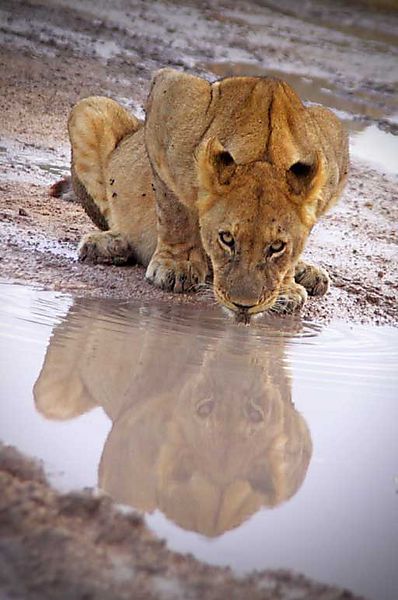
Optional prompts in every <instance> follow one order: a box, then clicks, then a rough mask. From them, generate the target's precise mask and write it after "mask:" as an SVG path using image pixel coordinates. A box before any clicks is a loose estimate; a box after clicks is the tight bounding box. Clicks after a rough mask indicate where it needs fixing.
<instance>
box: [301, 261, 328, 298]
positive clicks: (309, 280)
mask: <svg viewBox="0 0 398 600" xmlns="http://www.w3.org/2000/svg"><path fill="white" fill-rule="evenodd" d="M294 280H295V282H296V283H299V284H300V285H302V286H303V287H305V289H306V290H307V292H308V295H309V296H323V295H324V294H326V292H327V291H328V289H329V284H330V279H329V275H328V273H327V271H325V269H322V267H316V266H315V265H309V264H307V263H305V262H304V261H301V260H300V261H299V262H298V263H297V266H296V271H295V274H294Z"/></svg>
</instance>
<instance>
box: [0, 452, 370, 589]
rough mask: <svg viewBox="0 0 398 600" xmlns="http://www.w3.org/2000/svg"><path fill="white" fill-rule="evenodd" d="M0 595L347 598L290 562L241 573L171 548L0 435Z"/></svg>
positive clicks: (131, 516)
mask: <svg viewBox="0 0 398 600" xmlns="http://www.w3.org/2000/svg"><path fill="white" fill-rule="evenodd" d="M0 597H1V598H2V599H3V598H4V599H8V598H17V599H21V600H26V599H27V598H29V600H36V599H37V600H88V599H95V600H110V599H112V600H188V599H190V600H199V599H200V600H225V599H226V598H228V600H243V599H246V598H250V599H251V600H283V599H288V598H289V599H290V600H293V599H297V600H348V599H353V600H355V599H356V598H357V599H358V600H359V598H358V596H354V595H353V594H351V593H350V592H349V591H347V590H338V589H333V588H330V587H328V586H324V585H321V584H315V583H313V582H311V581H309V580H308V579H306V578H305V577H303V576H301V575H295V574H292V573H288V572H286V571H272V572H262V573H256V574H253V575H251V576H248V577H244V578H240V579H237V578H235V577H233V575H232V574H231V572H230V571H229V569H223V568H219V567H210V566H206V565H203V564H201V563H200V562H198V561H197V560H195V559H194V558H193V557H191V556H182V555H180V554H176V553H174V552H170V551H169V550H167V549H166V548H165V545H164V543H163V542H162V541H160V540H157V539H156V538H155V537H154V536H153V534H151V533H150V532H149V531H148V530H147V529H146V527H145V525H144V523H143V521H142V519H141V518H140V517H139V516H137V515H136V514H134V513H133V512H128V513H126V514H123V513H121V512H120V511H117V510H115V508H114V507H113V506H112V502H111V500H110V499H109V498H107V497H105V496H95V495H93V494H92V493H91V492H82V493H70V494H66V495H59V494H57V493H56V492H55V491H54V490H52V489H51V488H50V487H49V486H48V484H47V483H46V480H45V477H44V474H43V471H42V470H41V468H40V467H39V466H38V465H36V464H35V463H33V462H32V461H30V460H28V459H25V458H24V457H22V456H21V455H20V454H19V453H18V452H16V451H15V450H14V449H12V448H10V447H7V446H2V445H1V444H0Z"/></svg>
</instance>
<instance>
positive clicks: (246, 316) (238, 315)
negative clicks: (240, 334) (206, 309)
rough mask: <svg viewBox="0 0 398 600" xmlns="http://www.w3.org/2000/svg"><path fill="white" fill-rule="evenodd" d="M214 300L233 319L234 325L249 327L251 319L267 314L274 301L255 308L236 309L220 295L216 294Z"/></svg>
mask: <svg viewBox="0 0 398 600" xmlns="http://www.w3.org/2000/svg"><path fill="white" fill-rule="evenodd" d="M216 298H217V301H218V302H219V303H220V304H221V307H222V308H223V309H224V311H225V312H226V313H227V315H228V316H230V317H233V318H234V320H235V323H240V324H243V325H249V324H250V322H251V320H252V319H257V318H258V317H261V315H263V314H264V313H265V312H267V311H268V310H269V309H270V308H271V307H272V306H273V305H274V303H275V300H274V299H272V300H270V301H269V302H264V303H262V304H258V305H257V306H253V307H251V308H249V309H244V308H240V309H238V308H237V307H236V306H234V305H233V304H232V303H230V302H228V301H226V300H225V299H224V298H223V297H222V296H221V295H220V294H217V293H216Z"/></svg>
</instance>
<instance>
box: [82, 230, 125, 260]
mask: <svg viewBox="0 0 398 600" xmlns="http://www.w3.org/2000/svg"><path fill="white" fill-rule="evenodd" d="M79 260H80V261H82V262H84V261H87V262H93V263H101V264H108V265H109V264H113V265H125V264H127V263H128V262H131V261H133V260H134V253H133V249H132V247H131V245H130V243H129V242H128V241H127V240H126V239H125V238H124V237H123V236H121V235H120V234H118V233H112V232H110V231H95V232H93V233H89V234H88V235H85V236H84V237H83V238H82V240H81V242H80V245H79Z"/></svg>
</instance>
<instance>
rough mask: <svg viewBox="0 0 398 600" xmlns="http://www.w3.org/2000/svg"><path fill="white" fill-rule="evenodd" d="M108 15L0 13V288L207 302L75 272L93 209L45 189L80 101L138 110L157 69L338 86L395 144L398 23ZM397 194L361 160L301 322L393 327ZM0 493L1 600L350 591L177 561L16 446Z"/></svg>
mask: <svg viewBox="0 0 398 600" xmlns="http://www.w3.org/2000/svg"><path fill="white" fill-rule="evenodd" d="M365 4H366V3H365ZM109 5H110V3H108V2H106V1H105V0H99V1H98V2H90V1H89V0H76V1H70V0H69V1H66V0H64V1H63V0H30V1H25V2H18V1H17V0H2V2H1V5H0V78H1V95H0V102H1V110H0V194H1V197H0V198H1V199H0V277H4V278H7V279H11V280H15V281H17V282H19V283H34V284H39V285H40V286H42V287H45V288H49V289H56V290H62V291H68V292H72V293H75V294H77V295H80V296H87V297H90V296H91V297H98V296H113V297H118V298H134V299H137V298H142V299H145V300H151V299H153V300H156V301H164V302H175V303H176V302H191V303H198V304H200V303H202V302H209V300H208V299H206V298H204V297H202V296H172V295H171V294H166V293H162V292H160V291H159V290H156V289H154V288H153V287H151V286H150V285H149V284H148V283H147V282H146V281H145V279H144V270H143V269H142V268H141V267H139V266H131V267H108V266H90V265H87V264H80V263H78V262H77V261H76V246H77V243H78V241H79V239H80V237H81V236H82V234H84V233H86V232H88V231H90V230H91V229H92V228H93V226H92V224H91V222H90V221H89V219H88V217H86V215H85V214H84V212H83V210H82V209H81V208H80V207H79V206H76V205H75V204H71V203H65V202H63V201H61V200H58V199H55V198H51V197H49V195H48V186H49V185H50V184H51V183H53V182H54V181H56V180H57V179H58V178H59V177H60V176H62V175H63V174H67V171H68V164H69V145H68V139H67V132H66V120H67V116H68V113H69V110H70V108H71V107H72V106H73V104H74V103H75V102H76V101H77V100H78V99H79V98H81V97H84V96H88V95H92V94H103V95H109V96H112V97H113V98H115V99H117V100H118V101H120V102H121V103H122V104H123V105H124V106H126V107H127V108H130V109H131V110H133V111H135V112H136V113H138V114H139V115H141V116H142V115H143V107H144V103H145V97H146V94H147V91H148V86H149V82H150V78H151V74H152V73H153V71H155V70H156V69H157V68H159V67H163V66H166V65H169V66H174V67H177V68H181V69H184V70H187V71H189V72H192V73H197V74H200V75H202V76H206V77H208V78H210V79H211V78H214V77H215V76H214V75H212V74H211V73H210V72H209V69H212V67H211V65H212V64H213V65H214V64H219V63H221V62H226V63H229V64H231V65H242V64H243V65H245V64H248V65H251V67H252V68H257V69H260V70H261V69H273V70H278V71H281V70H282V71H284V70H287V71H289V72H291V73H295V74H302V75H307V76H309V77H310V78H313V81H318V82H321V81H326V82H329V83H330V86H331V87H332V88H333V90H334V91H333V93H334V95H335V104H336V105H337V106H339V105H341V106H342V107H346V106H348V107H349V108H350V109H351V112H352V113H353V115H351V125H352V126H353V128H354V129H355V128H357V129H361V128H364V127H366V126H367V125H369V124H375V125H376V126H377V127H378V128H380V130H384V131H389V132H390V133H391V134H394V133H395V134H396V133H397V129H398V127H397V125H396V122H394V119H393V116H394V110H395V111H396V107H395V106H394V97H395V96H394V94H395V92H396V81H397V79H398V76H397V64H398V63H397V37H396V32H397V31H398V17H397V15H396V14H395V15H394V14H392V13H389V14H385V13H382V12H380V11H376V12H375V11H373V12H369V10H368V9H367V8H366V6H365V5H363V4H358V5H355V8H352V6H349V7H348V6H347V3H344V2H340V3H339V2H330V3H329V2H315V1H312V2H311V1H309V2H305V3H293V2H289V1H288V0H278V1H277V2H273V1H269V2H260V1H257V2H256V1H254V0H252V1H251V2H249V1H245V2H244V1H243V0H241V1H239V0H238V1H236V2H235V1H233V0H216V1H214V2H213V1H212V2H210V1H208V2H206V1H194V0H192V1H191V2H189V1H185V2H183V1H178V0H172V1H166V0H161V1H154V2H145V1H143V0H142V1H135V0H115V1H114V2H112V9H109ZM295 6H298V8H297V9H295V8H294V7H295ZM296 10H299V11H300V14H296V13H295V11H296ZM240 68H241V69H242V66H241V67H240ZM243 69H244V67H243ZM213 71H216V69H215V68H213ZM319 85H321V84H319ZM394 194H396V179H394V178H393V176H392V175H389V174H388V173H383V172H382V171H381V170H377V169H375V168H371V167H369V166H368V165H367V164H365V163H361V162H360V161H357V160H353V162H352V168H351V174H350V179H349V183H348V186H347V189H346V191H345V193H344V196H343V198H342V199H341V202H340V204H339V205H338V206H337V207H336V208H335V209H334V210H333V212H332V213H331V214H330V215H328V216H327V217H326V218H325V219H324V220H323V221H322V222H321V223H319V225H317V227H316V228H315V230H314V233H313V236H312V238H311V240H310V243H309V245H308V250H307V257H308V258H309V259H311V260H313V261H314V262H318V263H319V264H321V265H323V266H324V267H326V268H327V269H328V270H329V272H330V274H331V276H332V280H333V284H332V288H331V291H330V293H329V294H328V295H327V296H326V297H325V298H323V299H321V300H319V299H317V300H312V301H309V302H308V304H307V305H306V307H305V309H304V311H303V317H305V318H309V319H311V320H317V321H318V322H321V323H322V322H327V321H328V320H330V319H332V318H340V319H344V320H346V321H351V322H368V323H374V324H384V323H389V324H397V321H398V318H397V317H398V315H397V307H396V291H397V287H398V282H397V277H396V269H394V259H396V257H397V251H396V241H397V240H396V222H397V203H396V200H397V199H396V197H395V198H394ZM0 486H1V490H0V499H1V500H0V502H1V506H0V534H1V541H0V554H1V556H2V560H1V561H0V596H1V597H2V598H3V597H6V598H9V597H16V598H32V599H33V598H40V599H42V598H51V599H57V598H74V599H75V598H76V599H78V598H110V597H112V598H115V599H118V598H121V599H122V598H132V597H134V598H152V597H153V598H188V597H189V598H193V599H194V598H199V597H200V598H204V599H206V598H249V597H250V598H253V599H255V598H264V599H268V598H272V599H274V600H277V599H278V598H306V599H310V598H314V599H315V598H316V599H317V600H322V599H325V600H326V598H327V599H332V598H333V599H335V598H336V599H337V598H353V597H354V596H352V595H350V594H349V593H348V592H341V591H339V590H331V589H326V588H324V587H322V586H317V585H316V584H310V583H309V582H308V581H307V580H305V579H304V578H302V577H298V576H297V577H296V576H293V575H292V574H286V573H273V574H261V575H258V576H253V577H250V578H247V579H244V580H235V579H234V578H233V577H232V575H231V574H230V573H229V572H228V571H225V570H221V569H217V568H212V567H206V566H203V565H200V564H199V563H198V562H196V561H195V560H193V559H192V558H189V557H181V556H179V555H176V554H172V553H170V552H168V551H167V550H166V549H165V548H164V546H163V545H162V544H161V542H159V541H157V540H155V539H154V538H153V536H152V535H151V534H149V533H148V532H147V531H146V529H145V527H144V526H143V524H142V523H141V522H140V520H139V519H137V518H136V517H135V516H134V517H128V516H122V515H120V514H119V513H116V512H115V510H114V509H113V508H112V506H111V503H110V501H108V500H104V499H101V500H99V499H95V498H93V497H92V496H90V495H88V496H84V498H81V499H80V500H77V501H76V498H75V496H64V497H60V496H58V495H57V494H56V493H55V492H54V491H53V490H51V489H49V487H48V486H47V484H46V482H45V480H44V478H43V475H42V473H41V472H40V471H39V470H37V468H36V467H34V466H33V465H31V464H30V463H27V462H25V461H23V460H22V459H21V458H20V457H17V456H14V454H13V453H12V452H11V451H4V450H3V452H2V459H1V469H0ZM82 531H84V535H82ZM83 556H84V560H81V558H82V557H83ZM132 586H133V589H134V594H133V596H132V591H131V590H132Z"/></svg>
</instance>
